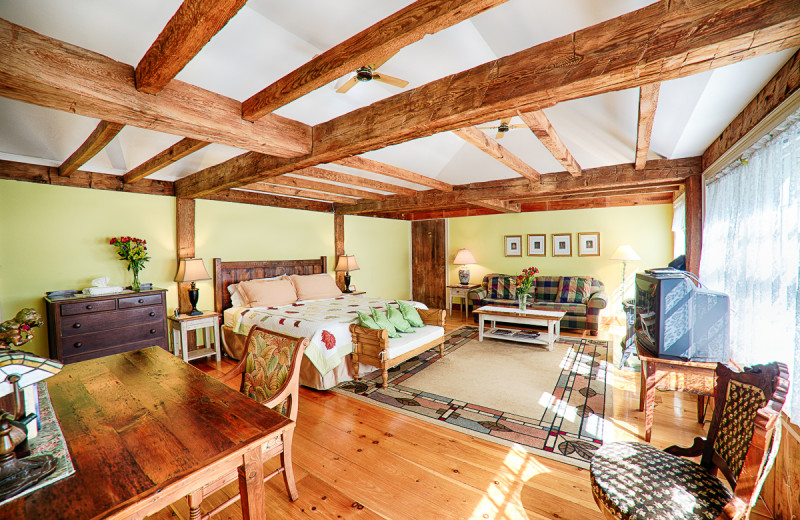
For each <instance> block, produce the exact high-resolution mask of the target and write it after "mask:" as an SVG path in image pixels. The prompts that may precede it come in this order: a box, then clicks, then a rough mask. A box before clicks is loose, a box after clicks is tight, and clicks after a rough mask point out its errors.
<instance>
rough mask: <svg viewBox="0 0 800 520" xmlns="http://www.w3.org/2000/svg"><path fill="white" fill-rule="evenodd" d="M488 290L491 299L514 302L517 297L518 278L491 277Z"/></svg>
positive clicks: (499, 275)
mask: <svg viewBox="0 0 800 520" xmlns="http://www.w3.org/2000/svg"><path fill="white" fill-rule="evenodd" d="M487 289H488V290H489V298H503V299H506V300H513V299H515V298H516V297H517V278H516V277H515V276H505V275H501V274H498V275H490V276H489V280H488V284H487Z"/></svg>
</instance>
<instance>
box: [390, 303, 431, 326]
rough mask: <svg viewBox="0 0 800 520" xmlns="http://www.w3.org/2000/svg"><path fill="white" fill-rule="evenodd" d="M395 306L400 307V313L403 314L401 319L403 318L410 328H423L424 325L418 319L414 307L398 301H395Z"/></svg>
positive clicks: (420, 319)
mask: <svg viewBox="0 0 800 520" xmlns="http://www.w3.org/2000/svg"><path fill="white" fill-rule="evenodd" d="M397 305H398V306H399V307H400V312H402V313H403V318H405V319H406V321H407V322H408V323H410V324H411V326H412V327H424V326H425V323H424V322H423V321H422V318H420V316H419V312H417V308H416V307H414V306H413V305H411V304H410V303H406V302H404V301H400V300H397Z"/></svg>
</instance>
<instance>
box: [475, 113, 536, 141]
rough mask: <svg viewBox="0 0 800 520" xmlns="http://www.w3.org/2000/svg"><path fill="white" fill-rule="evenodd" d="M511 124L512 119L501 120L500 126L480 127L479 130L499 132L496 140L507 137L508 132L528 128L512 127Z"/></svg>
mask: <svg viewBox="0 0 800 520" xmlns="http://www.w3.org/2000/svg"><path fill="white" fill-rule="evenodd" d="M509 123H511V118H510V117H507V118H505V119H501V120H500V124H499V125H498V126H479V127H478V128H480V129H481V130H489V129H491V130H497V135H496V136H495V139H502V137H503V136H504V135H506V132H508V131H509V130H511V129H512V128H528V127H527V126H526V125H512V124H509Z"/></svg>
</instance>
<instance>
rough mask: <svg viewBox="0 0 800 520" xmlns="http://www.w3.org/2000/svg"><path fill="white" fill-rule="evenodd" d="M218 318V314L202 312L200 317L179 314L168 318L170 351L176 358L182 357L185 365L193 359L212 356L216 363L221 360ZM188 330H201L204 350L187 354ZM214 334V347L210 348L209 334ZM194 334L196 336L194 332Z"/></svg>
mask: <svg viewBox="0 0 800 520" xmlns="http://www.w3.org/2000/svg"><path fill="white" fill-rule="evenodd" d="M219 316H220V314H219V313H218V312H211V311H208V312H204V313H203V314H202V315H200V316H189V315H187V314H179V315H178V316H177V317H176V316H169V317H168V320H169V328H170V330H171V331H172V351H173V353H174V354H175V355H176V356H182V357H183V360H184V361H186V362H187V363H188V362H189V361H192V360H194V359H198V358H202V357H206V356H210V355H212V354H214V355H215V356H216V359H217V361H220V360H221V357H220V355H221V353H220V347H221V345H222V343H221V341H220V338H219ZM190 330H194V331H197V330H203V333H204V334H205V343H204V344H205V348H200V349H196V350H192V351H191V352H188V349H187V345H188V344H189V341H188V340H189V337H188V332H189V331H190ZM212 331H213V333H214V346H213V348H212V347H211V333H212ZM195 334H197V333H196V332H195Z"/></svg>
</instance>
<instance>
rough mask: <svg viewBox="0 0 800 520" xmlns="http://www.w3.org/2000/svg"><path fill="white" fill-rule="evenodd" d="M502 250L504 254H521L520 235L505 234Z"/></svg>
mask: <svg viewBox="0 0 800 520" xmlns="http://www.w3.org/2000/svg"><path fill="white" fill-rule="evenodd" d="M503 252H504V253H505V256H522V235H506V236H505V239H504V248H503Z"/></svg>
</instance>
